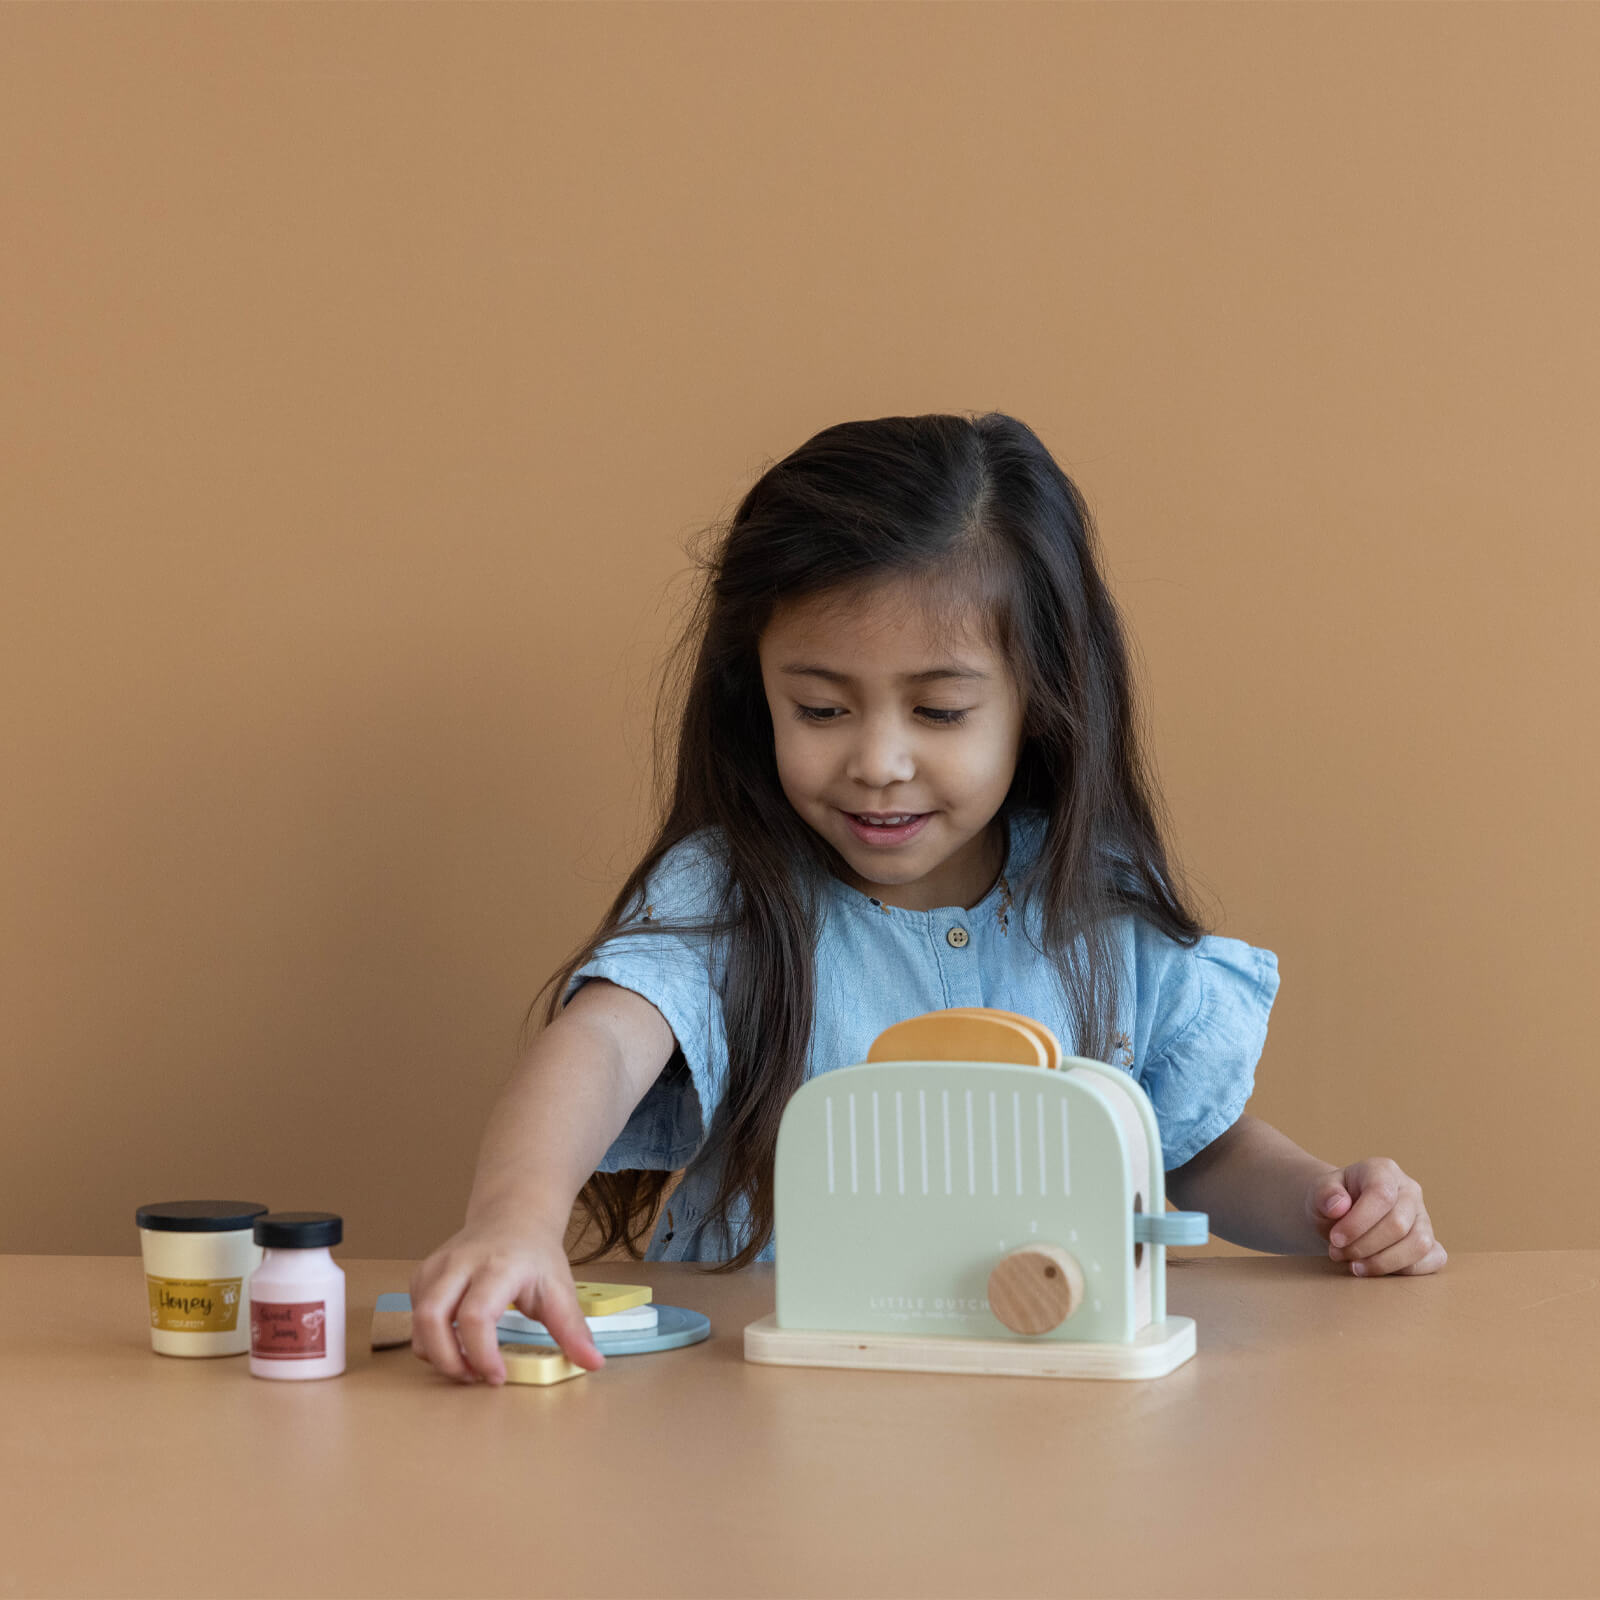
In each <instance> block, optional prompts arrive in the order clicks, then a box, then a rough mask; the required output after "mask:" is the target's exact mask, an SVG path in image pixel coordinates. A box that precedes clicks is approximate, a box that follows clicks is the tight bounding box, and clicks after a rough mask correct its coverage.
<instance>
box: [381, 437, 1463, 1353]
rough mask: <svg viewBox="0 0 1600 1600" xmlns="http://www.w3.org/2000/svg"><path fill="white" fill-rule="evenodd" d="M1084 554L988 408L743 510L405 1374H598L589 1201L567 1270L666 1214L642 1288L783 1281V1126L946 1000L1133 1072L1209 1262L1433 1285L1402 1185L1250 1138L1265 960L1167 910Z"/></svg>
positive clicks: (790, 460) (1434, 1246)
mask: <svg viewBox="0 0 1600 1600" xmlns="http://www.w3.org/2000/svg"><path fill="white" fill-rule="evenodd" d="M1095 547H1096V535H1095V533H1094V529H1093V525H1092V522H1091V519H1090V515H1089V512H1088V509H1087V508H1086V506H1085V505H1084V502H1083V500H1082V498H1081V496H1080V495H1079V493H1078V490H1077V489H1076V487H1075V486H1074V485H1073V484H1072V482H1071V481H1070V480H1069V479H1068V478H1067V476H1066V475H1065V474H1064V473H1063V472H1062V471H1061V469H1060V467H1059V466H1057V464H1056V462H1055V461H1054V460H1053V459H1052V458H1051V456H1050V454H1049V452H1048V451H1047V450H1046V449H1045V447H1044V445H1043V444H1042V443H1041V442H1040V441H1039V439H1038V438H1037V437H1036V436H1035V435H1034V434H1033V433H1032V431H1031V430H1029V429H1028V428H1027V427H1025V426H1024V425H1023V424H1022V423H1020V422H1018V421H1016V420H1015V419H1013V418H1011V417H1008V416H1005V415H1003V414H1000V413H991V414H989V415H985V416H980V417H977V418H975V419H974V418H968V417H963V416H943V415H934V416H922V417H883V418H879V419H877V420H876V421H869V422H850V423H843V424H841V425H839V426H837V427H833V428H827V429H825V430H824V431H823V432H821V433H819V434H818V435H817V436H816V437H815V438H813V439H810V440H808V441H807V442H806V443H805V444H803V445H802V446H801V447H800V448H799V449H798V450H796V451H795V452H794V453H793V454H791V455H789V456H788V457H786V458H785V459H784V460H782V461H780V462H778V463H777V464H776V465H775V466H772V467H771V468H770V469H769V470H768V471H766V472H765V473H764V474H763V475H762V476H761V478H760V479H759V480H758V481H757V482H756V484H755V485H754V487H753V488H752V489H751V490H750V491H749V493H748V494H746V495H745V497H744V499H743V501H742V502H741V504H740V505H739V507H738V509H737V511H736V512H735V513H734V516H733V520H732V523H731V525H730V526H729V527H728V528H727V530H726V533H725V535H724V536H723V537H722V539H721V541H720V544H719V547H718V548H717V549H716V551H715V554H714V556H713V558H712V560H711V561H710V562H709V563H708V564H707V570H706V573H705V578H706V582H705V584H704V588H703V590H702V593H701V597H700V600H699V603H698V606H697V607H696V610H695V612H694V615H693V616H692V618H691V621H690V624H689V627H688V629H687V631H686V633H685V635H684V639H683V641H682V643H683V645H686V646H688V647H691V648H693V649H694V650H695V651H696V656H695V660H694V663H693V669H692V673H691V674H690V676H689V681H688V686H687V698H686V702H685V705H684V708H683V711H682V716H681V720H680V724H679V728H678V737H677V741H676V751H675V763H676V770H675V776H674V777H673V779H672V781H671V783H670V790H671V803H670V809H669V812H668V815H667V817H666V820H665V822H663V823H662V824H661V826H660V828H659V830H658V831H657V833H656V836H655V838H654V840H653V842H652V843H651V845H650V847H649V848H648V850H647V851H646V852H645V854H644V857H643V859H642V860H641V861H640V862H639V863H638V865H637V866H636V867H635V868H634V869H633V871H632V873H631V874H630V875H629V877H628V879H627V881H626V882H625V883H624V884H623V886H622V888H621V890H620V891H619V892H618V894H617V897H616V899H615V900H614V901H613V903H612V905H611V907H610V910H609V911H608V913H607V915H606V917H605V919H604V920H603V922H602V924H601V926H600V927H599V928H598V929H597V930H596V932H595V933H594V934H593V936H592V937H591V938H590V939H588V940H587V941H586V942H585V944H584V945H583V946H582V947H581V948H580V949H579V950H578V951H577V953H576V954H575V955H574V956H573V957H572V959H571V960H569V961H568V962H567V963H566V964H565V966H564V967H562V968H561V969H560V971H558V972H557V973H556V974H555V975H554V976H553V977H552V978H551V979H550V981H549V983H547V984H546V986H545V987H546V988H550V989H551V990H552V992H551V995H550V1000H549V1003H548V1005H547V1006H546V1009H545V1017H544V1021H545V1024H546V1026H545V1027H544V1030H543V1031H542V1032H541V1033H540V1034H539V1035H538V1037H537V1038H536V1039H535V1040H534V1042H533V1044H532V1046H531V1048H529V1050H528V1051H527V1053H526V1055H525V1056H524V1058H523V1060H522V1062H521V1064H520V1065H519V1067H518V1068H517V1070H516V1072H515V1073H514V1075H513V1077H512V1079H511V1081H510V1082H509V1083H508V1085H507V1087H506V1089H505V1091H504V1093H503V1094H502V1096H501V1099H500V1101H499V1103H498V1104H497V1106H496V1108H495V1111H494V1113H493V1115H492V1117H491V1120H490V1123H489V1127H488V1130H487V1132H486V1133H485V1136H484V1141H483V1147H482V1150H481V1152H480V1156H479V1162H478V1170H477V1175H476V1179H475V1182H474V1186H473V1190H472V1195H471V1199H470V1201H469V1204H468V1207H467V1216H466V1222H465V1226H464V1227H463V1228H462V1229H461V1231H460V1232H459V1233H457V1234H455V1235H454V1236H453V1237H452V1238H451V1239H449V1240H448V1241H447V1242H446V1243H445V1244H443V1245H441V1246H440V1247H439V1249H437V1250H436V1251H435V1252H434V1253H433V1254H432V1255H431V1256H429V1257H428V1259H427V1260H426V1261H424V1262H423V1263H422V1264H421V1265H420V1266H419V1267H418V1268H417V1270H416V1272H415V1274H414V1275H413V1277H412V1280H411V1298H412V1307H413V1319H412V1320H413V1338H412V1348H413V1350H414V1351H415V1352H416V1354H417V1355H419V1356H420V1357H422V1358H423V1359H425V1360H427V1361H429V1362H431V1363H433V1365H434V1366H435V1367H437V1368H438V1369H439V1370H440V1371H441V1372H444V1373H447V1374H449V1375H450V1376H452V1377H455V1378H457V1379H460V1380H461V1381H464V1382H468V1383H470V1382H474V1381H476V1380H477V1379H479V1378H486V1379H487V1380H488V1381H489V1382H491V1383H496V1384H498V1383H500V1382H502V1381H503V1380H504V1368H503V1365H502V1363H501V1360H500V1356H499V1350H498V1344H497V1340H496V1336H495V1323H496V1321H497V1319H498V1317H499V1316H500V1315H501V1313H503V1312H504V1311H505V1309H506V1307H507V1306H508V1305H511V1304H513V1303H514V1304H515V1305H516V1306H517V1308H518V1309H519V1310H521V1311H522V1312H523V1313H524V1314H525V1315H527V1316H529V1317H535V1318H538V1319H539V1320H541V1321H543V1322H544V1323H545V1324H546V1325H547V1326H548V1327H549V1329H550V1331H551V1334H552V1336H553V1337H554V1338H555V1339H556V1340H557V1342H558V1343H559V1344H560V1345H561V1347H562V1349H563V1350H564V1351H565V1352H566V1354H567V1355H568V1356H569V1357H570V1358H571V1359H573V1360H574V1361H576V1362H578V1363H579V1364H581V1365H583V1366H585V1367H589V1368H598V1367H600V1366H602V1365H603V1364H604V1362H603V1358H602V1357H601V1356H600V1354H599V1352H598V1351H597V1350H596V1349H595V1346H594V1342H593V1340H592V1339H591V1338H590V1337H589V1333H588V1329H587V1326H586V1324H585V1321H584V1318H583V1316H582V1314H581V1313H580V1311H579V1308H578V1303H577V1297H576V1292H575V1290H574V1287H573V1277H572V1271H571V1267H570V1266H569V1264H568V1261H567V1256H566V1252H565V1247H564V1242H565V1236H566V1230H567V1226H568V1223H569V1220H570V1219H571V1216H572V1210H573V1201H574V1197H577V1198H578V1199H579V1200H581V1201H582V1204H583V1208H584V1211H585V1212H586V1214H587V1218H588V1220H589V1222H590V1223H592V1224H595V1225H597V1227H598V1231H599V1234H600V1238H599V1242H598V1243H597V1244H596V1245H595V1247H594V1249H593V1250H592V1251H591V1252H590V1253H589V1254H588V1255H586V1256H583V1257H581V1258H580V1260H582V1261H592V1260H595V1259H596V1258H597V1257H599V1256H600V1255H602V1254H604V1253H605V1252H607V1251H609V1250H610V1249H612V1248H613V1247H614V1246H617V1245H622V1246H624V1247H625V1248H626V1249H627V1251H628V1252H629V1253H630V1254H631V1255H633V1256H634V1258H635V1259H638V1258H639V1253H638V1246H639V1239H640V1237H641V1236H642V1234H643V1232H644V1230H645V1229H646V1228H647V1227H648V1226H649V1225H650V1223H651V1221H652V1219H655V1228H654V1234H653V1237H652V1238H651V1240H650V1243H649V1247H648V1249H647V1250H646V1251H645V1258H646V1259H649V1260H652V1261H700V1262H708V1263H713V1264H714V1265H713V1267H712V1268H711V1270H721V1271H731V1270H734V1269H737V1268H740V1267H743V1266H746V1265H748V1264H749V1263H750V1262H751V1261H771V1260H773V1259H774V1256H775V1249H776V1247H777V1244H778V1241H777V1240H776V1239H775V1237H774V1233H773V1155H774V1150H775V1147H776V1142H777V1136H778V1122H779V1118H780V1117H781V1115H782V1113H783V1109H784V1106H785V1105H786V1104H787V1102H788V1100H789V1098H790V1096H791V1095H792V1094H793V1093H794V1092H795V1090H796V1089H798V1088H799V1087H800V1085H801V1084H802V1083H804V1082H805V1081H806V1080H807V1079H808V1078H810V1077H812V1076H814V1075H815V1074H817V1073H819V1072H829V1071H832V1070H833V1069H835V1068H837V1067H843V1066H849V1065H851V1064H853V1063H855V1062H858V1061H862V1060H864V1059H865V1057H866V1052H867V1047H868V1046H869V1045H870V1043H871V1042H872V1040H873V1038H874V1037H875V1036H876V1035H877V1034H879V1033H880V1032H882V1031H883V1029H885V1028H886V1027H888V1026H889V1025H890V1024H891V1023H894V1022H898V1021H901V1020H902V1019H904V1018H906V1017H910V1016H915V1015H917V1014H919V1013H921V1012H924V1011H934V1010H939V1009H942V1008H944V1007H947V1006H963V1005H966V1006H994V1007H998V1008H1001V1009H1003V1010H1008V1011H1017V1012H1021V1013H1022V1014H1024V1015H1026V1016H1029V1017H1033V1018H1036V1019H1037V1020H1038V1021H1040V1022H1043V1023H1045V1024H1046V1025H1047V1026H1048V1027H1049V1028H1051V1029H1052V1031H1054V1032H1055V1034H1056V1035H1057V1036H1058V1037H1059V1038H1060V1039H1061V1041H1062V1044H1063V1046H1064V1047H1065V1048H1066V1049H1067V1050H1068V1051H1069V1053H1071V1054H1075V1055H1081V1056H1087V1057H1090V1058H1092V1059H1095V1060H1100V1061H1106V1062H1110V1063H1112V1064H1113V1065H1115V1066H1119V1067H1122V1068H1124V1069H1125V1070H1126V1071H1127V1072H1128V1073H1129V1074H1131V1075H1132V1076H1133V1077H1134V1078H1135V1079H1137V1080H1138V1082H1139V1084H1140V1085H1141V1086H1142V1087H1143V1089H1144V1090H1145V1092H1146V1093H1147V1094H1148V1095H1149V1096H1150V1099H1151V1101H1152V1102H1153V1104H1154V1106H1155V1110H1156V1116H1157V1120H1158V1123H1159V1126H1160V1131H1161V1142H1162V1151H1163V1157H1164V1162H1165V1165H1166V1166H1167V1168H1168V1171H1167V1179H1166V1182H1167V1194H1168V1196H1169V1197H1170V1198H1171V1199H1172V1201H1173V1203H1174V1204H1175V1205H1177V1206H1179V1207H1181V1208H1183V1209H1188V1210H1198V1211H1205V1212H1206V1213H1207V1214H1208V1215H1209V1217H1210V1222H1211V1229H1212V1231H1213V1232H1214V1233H1216V1234H1217V1235H1219V1236H1220V1237H1222V1238H1224V1239H1229V1240H1232V1241H1234V1242H1236V1243H1239V1244H1242V1245H1245V1246H1247V1247H1249V1248H1252V1249H1256V1250H1266V1251H1280V1252H1296V1253H1320V1252H1321V1251H1322V1250H1324V1249H1326V1250H1327V1252H1328V1255H1329V1257H1330V1258H1331V1259H1332V1260H1334V1261H1347V1262H1350V1263H1351V1267H1350V1270H1351V1271H1352V1272H1353V1273H1356V1274H1361V1275H1368V1276H1378V1275H1381V1274H1384V1273H1396V1272H1403V1273H1425V1272H1435V1271H1437V1270H1438V1269H1439V1268H1440V1267H1441V1266H1443V1264H1444V1262H1445V1251H1444V1248H1443V1246H1442V1245H1440V1244H1439V1243H1438V1242H1437V1240H1435V1238H1434V1236H1433V1232H1432V1227H1431V1224H1430V1222H1429V1218H1428V1213H1427V1211H1426V1210H1425V1209H1424V1207H1423V1203H1422V1191H1421V1189H1420V1188H1419V1186H1418V1185H1417V1183H1416V1182H1415V1181H1414V1180H1413V1179H1412V1178H1410V1177H1408V1176H1407V1175H1406V1174H1405V1173H1404V1172H1402V1171H1401V1170H1400V1168H1399V1167H1398V1166H1396V1164H1395V1163H1394V1162H1393V1161H1391V1160H1388V1159H1385V1158H1374V1159H1371V1160H1366V1161H1359V1162H1357V1163H1355V1165H1353V1166H1348V1167H1338V1166H1334V1165H1332V1164H1330V1163H1328V1162H1325V1161H1319V1160H1318V1159H1316V1158H1315V1157H1314V1156H1311V1155H1308V1154H1307V1153H1306V1152H1305V1151H1303V1150H1301V1149H1300V1148H1299V1147H1298V1146H1297V1145H1295V1144H1294V1143H1292V1142H1291V1141H1290V1140H1289V1139H1288V1138H1286V1137H1285V1136H1284V1135H1283V1134H1281V1133H1279V1132H1277V1131H1276V1130H1275V1129H1273V1128H1272V1127H1270V1126H1268V1125H1267V1124H1266V1123H1264V1122H1262V1121H1260V1120H1259V1119H1258V1118H1255V1117H1251V1116H1246V1115H1244V1114H1243V1112H1244V1105H1245V1102H1246V1101H1247V1100H1248V1099H1249V1098H1250V1095H1251V1092H1252V1089H1253V1087H1254V1082H1255V1065H1256V1062H1257V1060H1258V1058H1259V1056H1260V1053H1261V1048H1262V1044H1263V1042H1264V1040H1265V1038H1266V1032H1267V1015H1268V1012H1269V1011H1270V1010H1271V1007H1272V1001H1273V998H1274V996H1275V995H1276V993H1277V990H1278V963H1277V957H1276V956H1275V955H1274V954H1273V953H1272V952H1271V951H1270V950H1263V949H1258V948H1256V947H1254V946H1252V945H1249V944H1246V943H1244V942H1243V941H1241V940H1238V939H1231V938H1224V937H1221V936H1219V935H1216V934H1212V933H1208V932H1207V931H1206V930H1205V929H1204V927H1203V926H1202V924H1201V923H1200V921H1199V920H1198V919H1197V918H1196V917H1195V915H1194V914H1193V912H1192V911H1191V909H1190V906H1189V904H1188V902H1187V900H1186V899H1185V898H1184V896H1183V895H1182V894H1181V893H1180V892H1179V890H1178V888H1177V887H1176V884H1175V879H1174V874H1173V873H1172V871H1171V870H1170V869H1169V865H1168V859H1167V849H1166V845H1165V843H1164V840H1163V834H1162V829H1161V827H1160V826H1159V824H1158V820H1157V818H1158V804H1159V802H1158V799H1157V796H1156V791H1155V786H1154V784H1153V782H1152V780H1151V778H1150V777H1149V775H1148V774H1147V772H1146V768H1145V763H1144V759H1143V757H1142V754H1141V751H1140V747H1139V743H1138V737H1137V734H1136V728H1135V694H1134V685H1133V682H1132V678H1131V675H1130V672H1129V667H1128V652H1127V648H1126V645H1125V642H1124V638H1123V632H1122V627H1121V623H1120V619H1119V615H1118V612H1117V609H1116V607H1115V605H1114V603H1113V601H1112V598H1111V596H1110V594H1109V592H1108V591H1107V588H1106V585H1105V583H1104V581H1103V580H1102V578H1101V575H1100V573H1099V571H1098V569H1097V565H1096V559H1095ZM659 748H660V746H659V745H658V750H659ZM663 771H665V769H664V768H663ZM543 992H544V991H543V990H542V989H541V991H540V993H541V994H542V993H543ZM537 1005H538V999H537V997H535V1001H534V1007H535V1008H536V1007H537ZM529 1017H530V1019H531V1017H532V1009H530V1012H529ZM680 1169H682V1170H683V1177H682V1180H681V1182H680V1183H679V1185H678V1187H677V1188H676V1189H675V1190H673V1191H672V1193H671V1194H670V1195H667V1196H666V1203H665V1204H664V1205H662V1204H661V1201H662V1198H663V1194H664V1191H665V1190H666V1189H667V1186H668V1183H669V1180H670V1178H671V1176H672V1174H673V1173H675V1172H678V1171H679V1170H680ZM452 1323H454V1324H456V1326H455V1327H452Z"/></svg>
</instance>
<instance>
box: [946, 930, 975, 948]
mask: <svg viewBox="0 0 1600 1600" xmlns="http://www.w3.org/2000/svg"><path fill="white" fill-rule="evenodd" d="M969 938H971V935H970V934H969V933H968V932H967V930H966V929H965V928H963V927H961V926H960V925H959V924H957V925H956V926H955V927H954V928H952V929H951V930H950V931H949V932H948V933H947V934H946V935H945V940H946V942H947V943H948V944H950V945H951V946H953V947H954V948H955V949H957V950H959V949H961V947H962V946H963V945H965V944H966V942H967V940H968V939H969Z"/></svg>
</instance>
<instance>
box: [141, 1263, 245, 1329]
mask: <svg viewBox="0 0 1600 1600" xmlns="http://www.w3.org/2000/svg"><path fill="white" fill-rule="evenodd" d="M144 1281H145V1286H146V1287H147V1288H148V1289H149V1291H150V1326H151V1327H152V1328H160V1329H161V1330H162V1331H163V1332H164V1333H232V1332H233V1330H234V1328H235V1327H236V1326H237V1325H238V1321H239V1285H240V1283H241V1282H243V1280H242V1279H240V1278H152V1277H151V1276H150V1274H149V1273H146V1274H145V1279H144Z"/></svg>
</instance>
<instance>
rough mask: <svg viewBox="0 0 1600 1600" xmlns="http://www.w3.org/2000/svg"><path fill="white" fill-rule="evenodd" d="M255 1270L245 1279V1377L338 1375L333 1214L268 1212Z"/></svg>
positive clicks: (339, 1294) (339, 1235) (261, 1224)
mask: <svg viewBox="0 0 1600 1600" xmlns="http://www.w3.org/2000/svg"><path fill="white" fill-rule="evenodd" d="M254 1233H255V1242H256V1243H257V1244H258V1245H260V1246H262V1256H261V1265H260V1266H259V1267H257V1268H256V1270H255V1271H254V1272H253V1273H251V1274H250V1375H251V1376H252V1377H255V1378H335V1377H337V1376H338V1375H339V1374H340V1373H341V1372H343V1371H344V1268H343V1267H341V1266H339V1265H338V1263H337V1262H335V1261H334V1259H333V1256H332V1254H331V1253H330V1247H331V1246H333V1245H336V1244H338V1243H339V1242H340V1241H341V1240H342V1239H343V1238H344V1222H343V1219H342V1218H340V1217H337V1216H335V1215H334V1214H333V1213H332V1212H331V1211H269V1212H268V1213H267V1214H266V1216H264V1217H257V1218H256V1221H255V1228H254Z"/></svg>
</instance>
